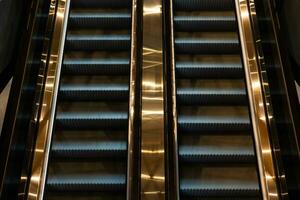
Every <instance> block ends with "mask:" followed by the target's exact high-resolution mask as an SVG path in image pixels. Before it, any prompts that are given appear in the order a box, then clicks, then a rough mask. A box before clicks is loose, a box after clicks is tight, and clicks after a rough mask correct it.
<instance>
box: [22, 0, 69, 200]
mask: <svg viewBox="0 0 300 200" xmlns="http://www.w3.org/2000/svg"><path fill="white" fill-rule="evenodd" d="M56 3H57V4H56ZM56 6H57V8H56V16H55V22H54V31H53V35H52V42H51V50H50V58H49V61H48V63H47V73H46V77H45V79H46V81H45V86H44V87H45V88H44V94H43V97H42V98H43V99H42V103H41V106H42V107H41V113H40V116H39V118H38V123H39V128H38V132H37V139H36V145H35V149H34V152H33V154H34V155H33V163H32V169H31V172H32V173H31V177H30V181H29V188H28V195H27V199H28V200H42V199H43V195H44V187H45V181H46V173H47V165H48V158H49V151H50V143H51V138H52V128H53V121H54V115H55V107H56V97H57V92H58V85H59V77H60V68H61V63H62V57H63V49H64V41H65V40H64V38H65V34H66V28H67V20H68V14H69V7H70V0H58V1H57V2H56V1H53V2H51V5H50V11H51V12H55V7H56ZM52 14H54V13H49V15H52ZM45 62H46V61H45Z"/></svg>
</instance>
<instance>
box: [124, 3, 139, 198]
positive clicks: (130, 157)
mask: <svg viewBox="0 0 300 200" xmlns="http://www.w3.org/2000/svg"><path fill="white" fill-rule="evenodd" d="M136 31H137V0H132V11H131V57H130V82H129V114H128V153H127V191H126V193H127V196H126V198H127V200H133V198H134V194H132V188H133V187H134V186H133V178H134V176H135V175H136V172H134V171H133V170H134V162H135V161H134V152H133V149H134V142H136V141H134V134H135V127H136V123H135V122H136V119H134V118H135V112H136V111H135V103H136V93H135V91H136V84H137V77H136V73H137V68H136V67H137V66H136V61H137V32H136Z"/></svg>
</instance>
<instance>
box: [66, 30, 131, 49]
mask: <svg viewBox="0 0 300 200" xmlns="http://www.w3.org/2000/svg"><path fill="white" fill-rule="evenodd" d="M66 49H69V50H86V51H92V50H93V51H96V50H98V51H106V50H107V51H109V50H111V51H125V50H130V36H129V35H72V34H69V35H68V36H67V39H66Z"/></svg>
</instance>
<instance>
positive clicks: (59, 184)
mask: <svg viewBox="0 0 300 200" xmlns="http://www.w3.org/2000/svg"><path fill="white" fill-rule="evenodd" d="M125 181H126V180H125V175H98V174H82V175H78V174H76V175H49V177H48V179H47V188H48V190H49V191H50V192H53V191H56V192H81V191H82V192H87V191H91V192H95V191H99V192H100V191H103V192H120V191H124V190H125V187H126V184H125V183H126V182H125Z"/></svg>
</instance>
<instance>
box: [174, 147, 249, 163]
mask: <svg viewBox="0 0 300 200" xmlns="http://www.w3.org/2000/svg"><path fill="white" fill-rule="evenodd" d="M179 158H180V160H181V161H183V162H200V163H251V162H252V163H253V162H255V155H254V151H253V149H251V148H231V149H214V148H213V147H199V146H197V147H194V146H185V145H183V146H181V147H180V148H179Z"/></svg>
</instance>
